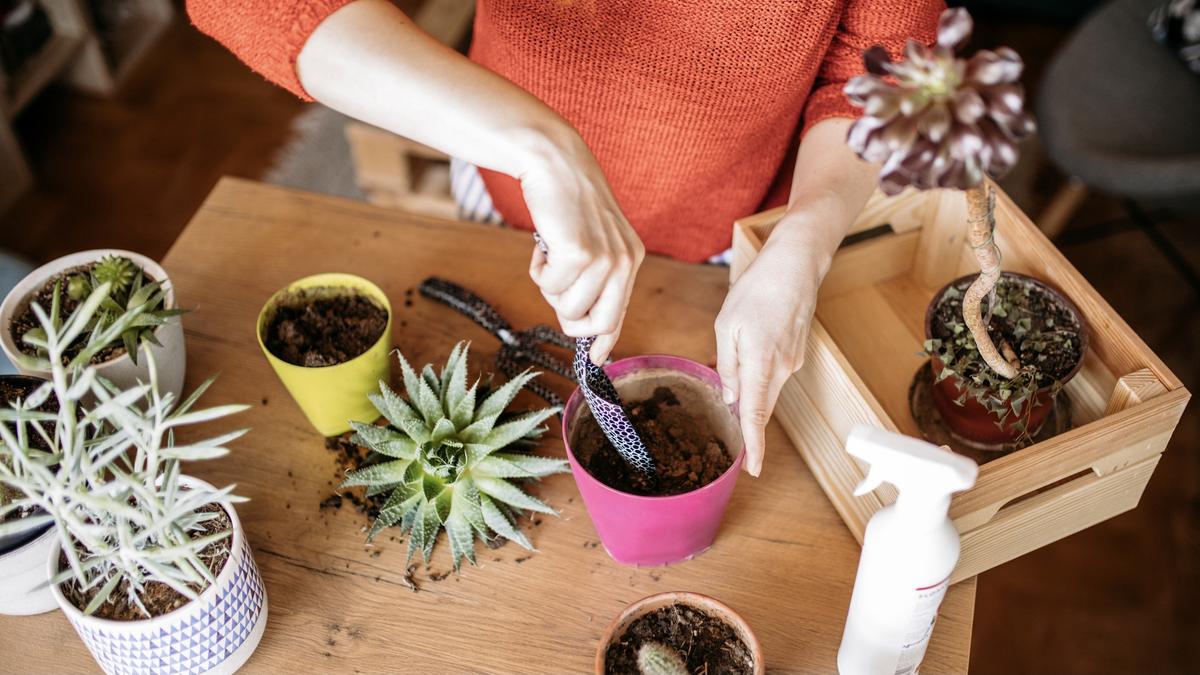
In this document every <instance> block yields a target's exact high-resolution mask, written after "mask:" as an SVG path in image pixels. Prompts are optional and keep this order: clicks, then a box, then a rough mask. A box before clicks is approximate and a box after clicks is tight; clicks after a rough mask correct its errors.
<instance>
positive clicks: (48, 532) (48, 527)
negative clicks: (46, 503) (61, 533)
mask: <svg viewBox="0 0 1200 675" xmlns="http://www.w3.org/2000/svg"><path fill="white" fill-rule="evenodd" d="M38 510H39V511H40V510H41V509H38ZM42 527H43V530H42V531H41V532H38V533H37V535H36V536H34V537H32V538H30V539H29V540H28V541H26V542H25V543H23V544H21V545H20V546H18V547H16V548H14V549H11V550H8V551H0V561H3V560H4V559H5V558H8V557H9V556H16V555H18V554H20V553H22V552H24V551H26V549H28V548H30V547H32V546H34V545H36V544H38V543H39V542H41V541H42V540H43V539H45V538H46V537H48V536H53V535H54V533H55V530H54V523H46V524H45V525H43V526H42Z"/></svg>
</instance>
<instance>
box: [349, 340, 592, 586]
mask: <svg viewBox="0 0 1200 675" xmlns="http://www.w3.org/2000/svg"><path fill="white" fill-rule="evenodd" d="M467 353H468V346H467V344H466V343H465V342H460V343H459V344H457V345H455V347H454V350H453V351H451V352H450V358H449V359H448V360H447V361H446V366H445V368H443V369H442V372H441V373H440V374H437V373H434V371H433V367H432V366H429V365H427V366H425V368H424V369H423V370H422V371H421V373H420V374H418V373H417V372H416V371H415V370H413V368H412V367H411V366H410V365H409V364H408V361H407V360H405V358H404V355H403V354H401V353H400V352H399V350H397V351H396V355H397V357H398V358H399V360H400V367H401V369H402V370H403V372H404V387H405V389H406V393H407V395H408V400H407V401H406V400H405V399H403V398H401V397H400V396H399V395H397V394H396V392H394V391H392V389H391V388H390V387H388V386H387V383H385V382H380V383H379V393H378V394H372V395H371V402H372V403H374V404H375V407H376V408H377V409H378V410H379V412H380V413H381V414H382V415H383V416H384V417H385V418H387V421H388V423H389V424H388V425H387V426H378V425H374V424H363V423H358V422H356V423H353V425H354V430H355V435H354V442H356V443H358V444H360V445H362V446H364V447H367V448H370V449H371V450H372V451H374V453H376V455H377V456H378V458H379V461H378V462H376V463H374V464H371V465H370V466H366V467H364V468H362V469H358V470H355V471H351V472H349V473H348V474H347V475H346V480H345V482H343V483H342V485H341V487H342V488H346V487H353V486H365V487H366V489H367V494H368V495H377V494H383V493H385V492H390V494H389V495H388V498H387V501H386V502H384V504H383V506H382V507H380V509H379V515H378V517H376V519H375V522H374V523H373V524H372V525H371V529H370V531H369V532H368V533H367V538H368V539H372V538H374V537H375V536H376V535H378V534H379V533H380V532H382V531H383V530H384V529H386V528H388V527H391V526H393V525H399V527H400V530H401V532H408V533H409V536H408V557H409V559H411V558H412V555H413V554H414V553H415V552H416V551H418V550H420V551H421V553H422V555H423V557H424V558H425V560H429V557H430V555H431V554H432V553H433V545H434V542H436V541H437V536H438V532H439V531H440V530H441V529H443V528H445V530H446V534H447V536H448V538H449V540H450V552H451V555H452V557H453V559H454V567H455V568H456V569H457V568H458V566H459V564H460V562H461V561H462V560H463V559H466V560H469V561H471V563H474V562H475V546H474V543H475V542H474V538H475V536H476V535H478V536H479V537H480V538H481V539H485V540H487V539H491V538H492V537H493V536H494V535H499V536H502V537H505V538H507V539H510V540H512V541H514V542H516V543H517V544H519V545H521V546H523V547H525V548H527V549H530V550H533V546H532V544H530V542H529V539H527V538H526V537H525V535H524V534H523V533H522V532H521V531H520V529H518V528H517V526H516V525H515V524H514V517H513V516H514V511H519V510H530V511H537V512H539V513H547V514H552V515H553V514H554V513H555V511H554V510H553V509H551V508H550V507H549V506H547V505H546V504H545V503H543V502H542V501H541V500H538V499H536V498H534V497H532V496H530V495H528V494H526V493H525V491H524V490H522V489H521V488H520V487H518V486H517V485H516V484H514V483H513V482H511V481H512V479H526V478H542V477H544V476H548V475H551V474H555V473H564V472H566V471H569V469H568V467H567V462H566V461H565V460H561V459H554V458H551V457H539V456H536V455H530V454H526V453H524V452H520V451H515V450H520V449H521V448H520V447H519V446H522V445H525V446H528V445H531V444H532V442H533V441H536V440H537V439H538V438H539V437H540V436H541V435H542V434H543V433H544V432H545V427H543V426H542V423H543V422H545V421H546V420H547V419H549V418H550V417H551V416H553V415H555V414H557V413H558V412H559V410H560V409H559V408H557V407H554V408H545V409H542V410H537V411H533V412H529V413H525V414H522V415H518V416H516V417H514V418H512V419H510V420H507V421H504V422H502V423H499V424H497V422H499V421H500V418H501V415H502V414H503V413H504V411H505V408H507V407H508V405H509V403H511V402H512V400H513V398H515V397H516V395H517V393H518V392H519V391H520V390H521V388H522V387H524V386H525V384H526V383H528V382H529V381H530V380H532V379H533V378H534V377H536V376H537V373H533V372H530V371H528V370H527V371H525V372H524V373H522V374H521V375H519V376H517V377H515V378H513V379H512V380H510V381H509V382H507V383H506V384H504V385H503V386H501V387H499V388H498V389H496V390H494V391H493V392H491V394H489V395H488V396H487V397H486V398H484V399H483V400H482V401H481V402H478V403H477V402H476V400H475V399H476V394H477V393H478V392H479V391H480V389H479V380H476V381H475V383H474V384H472V385H471V386H470V387H469V388H468V387H467Z"/></svg>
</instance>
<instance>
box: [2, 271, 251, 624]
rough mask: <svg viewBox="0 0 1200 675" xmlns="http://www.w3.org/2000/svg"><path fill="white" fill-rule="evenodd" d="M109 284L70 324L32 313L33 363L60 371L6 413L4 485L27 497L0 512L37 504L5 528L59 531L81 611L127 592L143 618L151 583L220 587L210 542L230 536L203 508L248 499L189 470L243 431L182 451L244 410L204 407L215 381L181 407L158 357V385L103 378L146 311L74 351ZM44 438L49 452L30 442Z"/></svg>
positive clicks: (60, 578)
mask: <svg viewBox="0 0 1200 675" xmlns="http://www.w3.org/2000/svg"><path fill="white" fill-rule="evenodd" d="M109 291H110V285H109V283H108V282H105V283H102V284H100V285H99V286H98V287H97V288H95V289H94V290H93V291H92V292H91V293H90V294H88V295H87V296H86V297H85V298H84V299H83V300H82V301H81V302H80V304H79V306H78V307H77V308H76V309H75V311H74V312H72V313H71V315H70V316H69V317H68V318H67V319H66V320H65V321H58V320H57V317H56V316H55V315H53V314H47V312H46V311H45V310H44V309H42V308H41V307H40V306H38V305H34V306H33V311H34V313H35V314H36V315H37V317H38V320H39V322H40V323H41V334H40V335H39V336H35V338H34V340H35V344H36V345H37V346H38V347H39V349H40V350H41V352H42V353H43V356H41V357H29V358H28V360H29V361H30V362H31V365H33V366H36V367H40V368H42V369H46V370H49V371H50V381H49V382H47V383H46V384H45V385H43V386H41V387H39V388H38V389H36V390H35V391H34V392H33V393H32V394H30V395H29V396H28V397H26V398H25V399H24V400H22V401H20V402H15V403H10V404H8V405H7V406H6V407H4V408H0V422H5V423H6V424H0V438H2V439H3V446H2V447H0V454H2V455H3V457H4V458H5V459H7V460H8V462H0V481H2V482H4V483H5V484H7V485H9V486H10V487H12V488H15V489H16V490H17V491H19V492H20V494H21V497H19V498H18V499H16V500H14V501H13V502H11V503H9V504H7V505H5V506H4V507H2V508H0V516H3V515H4V514H5V513H7V512H8V511H9V510H13V509H17V508H22V507H26V508H27V507H37V508H39V509H41V515H37V516H30V517H27V518H23V519H21V521H25V522H20V521H17V522H13V523H5V524H3V525H0V534H4V533H7V530H6V528H16V527H18V526H19V527H26V526H28V525H29V522H28V521H30V520H31V519H37V520H38V522H40V523H53V524H54V527H55V529H56V531H57V534H58V537H59V541H60V543H61V545H62V551H63V554H64V556H65V558H66V561H67V566H66V569H64V570H62V571H61V573H59V574H58V575H57V576H55V577H54V578H53V579H52V580H51V581H52V583H62V582H73V583H74V584H75V586H76V588H77V590H78V591H80V593H81V594H82V595H84V596H85V597H90V598H91V600H90V602H89V604H88V605H87V606H86V607H84V608H83V611H84V613H85V614H91V613H93V612H95V611H96V609H98V608H99V607H100V606H101V605H103V604H104V603H105V602H106V601H107V600H109V599H110V598H111V597H112V596H113V594H114V593H116V592H121V593H124V594H125V595H126V596H127V598H128V600H129V602H130V603H131V604H133V605H134V606H136V607H138V608H139V609H140V610H141V611H142V612H143V613H144V614H146V615H147V616H150V612H149V611H148V610H147V608H146V606H145V605H144V604H143V602H142V594H143V592H144V591H145V589H146V587H147V584H149V583H152V582H159V583H162V584H166V585H167V586H169V587H171V588H173V589H174V590H176V591H177V592H179V593H180V594H181V595H183V596H185V597H187V598H195V597H197V595H198V593H199V591H201V590H203V589H204V588H205V587H207V586H208V585H209V584H211V583H212V582H213V580H214V577H213V573H212V572H211V571H210V570H209V569H208V567H207V565H205V564H204V562H203V560H202V559H201V552H202V551H203V550H204V549H205V548H206V547H207V546H209V545H210V544H212V543H214V542H216V541H220V540H221V539H224V538H226V537H228V536H230V534H231V533H230V531H229V530H225V531H216V532H209V533H207V534H205V533H204V532H205V531H206V530H209V529H212V528H211V527H209V526H208V525H206V524H207V523H208V521H210V520H212V519H213V518H217V517H219V514H218V513H216V512H214V511H212V510H204V509H205V507H207V506H208V505H211V504H215V503H218V502H220V501H240V499H239V498H236V497H233V496H232V495H231V494H230V492H231V490H232V489H233V488H232V486H231V487H227V488H224V489H221V490H210V489H204V488H184V487H183V486H182V485H181V484H180V477H181V473H180V462H181V461H185V460H199V459H211V458H214V457H220V456H222V455H224V454H226V453H227V452H228V450H227V448H226V447H225V446H226V444H228V443H229V442H230V441H233V440H234V439H236V438H238V437H239V436H241V435H242V434H243V433H245V430H244V429H242V430H238V431H233V432H230V433H226V434H222V435H220V436H216V437H214V438H208V439H203V440H195V441H191V442H189V443H188V444H186V445H176V444H175V440H174V434H175V431H176V430H177V429H179V428H181V427H184V426H188V425H192V424H196V423H200V422H206V421H210V420H215V419H219V418H222V417H225V416H227V415H231V414H233V413H236V412H239V411H241V410H244V409H245V408H246V406H240V405H225V406H217V407H214V408H208V409H204V410H194V409H193V408H194V406H195V404H196V401H197V399H199V397H200V396H201V394H203V393H204V391H205V390H206V389H207V388H208V386H209V385H210V384H211V383H212V380H211V379H210V380H209V381H208V382H205V383H204V384H203V385H201V386H200V388H199V389H197V390H196V392H195V393H193V394H192V395H191V396H190V397H188V398H187V399H186V400H184V401H182V402H177V401H176V400H175V397H174V395H173V394H171V393H169V392H167V393H162V392H160V391H159V388H158V377H157V374H156V369H155V365H154V361H153V357H152V356H151V357H150V359H149V364H148V365H149V372H150V382H149V383H146V384H140V385H139V386H137V387H133V388H131V389H128V390H120V389H118V388H117V387H116V386H114V385H113V384H112V383H110V382H108V381H107V380H105V379H103V378H102V377H99V376H98V375H97V373H96V368H95V367H94V366H91V365H90V361H91V358H92V356H94V355H95V353H96V352H98V351H99V350H100V349H103V348H104V346H105V345H107V344H109V343H110V342H111V341H112V340H113V339H119V336H120V335H121V334H122V333H123V332H124V331H126V330H129V329H130V328H131V327H133V326H136V325H137V319H138V317H139V316H140V315H141V314H142V312H143V311H145V310H144V309H137V310H135V311H133V312H128V313H125V314H123V315H122V316H120V317H118V318H117V319H116V320H115V321H113V322H112V323H109V324H107V325H105V326H103V327H101V328H99V329H98V330H93V331H92V332H91V333H89V334H87V337H86V338H84V339H85V340H86V344H85V347H84V348H83V349H82V351H80V352H79V353H77V354H75V355H74V356H68V355H67V347H68V346H69V345H71V344H72V343H73V342H74V341H75V340H76V339H78V338H80V336H81V335H84V334H85V332H86V331H87V330H89V327H90V326H94V325H95V324H93V323H92V322H93V319H94V315H95V313H96V312H97V311H99V310H100V308H101V306H102V304H103V303H104V302H105V301H106V300H107V299H109ZM50 396H54V397H55V398H56V399H57V401H58V412H56V413H47V412H40V411H38V410H37V408H38V407H40V406H41V405H42V403H44V402H45V401H46V400H47V399H48V397H50ZM35 438H37V439H40V440H41V441H42V443H40V445H42V446H43V447H46V448H49V450H40V449H38V448H37V447H34V446H35V445H39V444H35V443H32V442H31V441H33V440H34V439H35Z"/></svg>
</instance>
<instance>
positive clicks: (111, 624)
mask: <svg viewBox="0 0 1200 675" xmlns="http://www.w3.org/2000/svg"><path fill="white" fill-rule="evenodd" d="M179 481H180V484H181V485H188V486H194V487H202V488H207V489H209V490H214V491H215V490H216V488H214V487H213V486H212V485H211V484H210V483H208V482H207V481H203V480H200V479H199V478H195V477H193V476H187V475H184V476H180V477H179ZM217 503H218V504H220V505H221V508H223V509H225V513H227V514H228V515H229V524H230V529H232V530H233V536H232V537H231V541H230V544H229V556H228V557H227V558H226V559H225V565H224V567H222V568H221V571H220V572H219V573H218V574H217V578H216V579H215V580H214V581H213V583H211V584H209V585H208V588H205V589H204V590H203V591H201V592H200V595H199V596H197V597H196V598H195V599H194V600H188V601H187V602H185V603H183V604H182V605H180V606H179V607H177V608H175V609H173V610H171V611H169V612H167V613H166V614H160V615H158V616H155V617H150V618H142V619H133V620H131V621H121V620H118V619H104V618H100V617H97V616H93V615H90V614H84V613H83V610H81V609H79V608H78V607H76V606H75V605H74V604H72V603H71V601H70V600H67V598H66V596H65V595H63V593H62V590H61V589H60V588H59V586H60V585H61V584H51V585H50V591H51V593H53V594H54V600H55V602H57V603H58V607H59V609H61V610H62V611H63V613H64V614H66V615H67V618H69V619H70V620H71V622H72V623H78V624H82V625H85V626H88V627H90V628H93V629H99V630H107V631H110V632H114V631H117V632H132V631H144V630H148V629H152V628H155V627H158V626H162V625H165V624H168V623H170V622H172V621H174V620H175V619H176V618H178V617H180V616H183V615H184V614H185V613H186V612H188V611H189V610H190V609H191V608H192V606H193V605H195V604H196V603H198V602H200V603H203V602H207V601H210V600H211V599H212V596H213V595H215V594H216V593H217V592H218V589H220V588H223V587H224V586H226V585H228V584H229V581H230V579H231V578H232V577H233V576H234V575H235V574H236V573H237V567H238V566H237V565H236V564H234V557H235V556H236V555H237V552H238V551H240V550H242V546H244V544H243V540H244V538H245V534H244V533H243V532H242V523H241V521H240V520H239V519H238V516H237V511H236V510H235V509H234V508H233V504H232V503H231V502H229V500H228V499H222V500H220V501H218V502H217ZM54 531H55V532H56V533H57V529H55V530H54ZM61 550H62V538H61V537H56V541H55V542H54V544H53V545H52V546H51V547H50V558H49V559H48V560H47V561H46V568H47V572H48V575H49V576H47V579H53V578H54V575H56V574H58V572H59V571H60V570H58V569H57V568H58V557H59V553H60V551H61ZM63 583H65V582H63Z"/></svg>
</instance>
